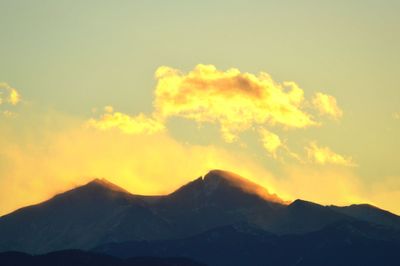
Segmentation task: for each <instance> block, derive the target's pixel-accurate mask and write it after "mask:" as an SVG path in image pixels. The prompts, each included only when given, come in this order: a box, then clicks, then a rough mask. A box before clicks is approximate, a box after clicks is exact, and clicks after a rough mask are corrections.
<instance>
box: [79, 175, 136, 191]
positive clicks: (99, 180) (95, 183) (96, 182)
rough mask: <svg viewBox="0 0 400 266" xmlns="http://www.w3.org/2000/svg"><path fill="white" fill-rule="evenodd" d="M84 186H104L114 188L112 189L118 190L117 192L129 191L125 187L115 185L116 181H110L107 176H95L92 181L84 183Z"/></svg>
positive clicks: (109, 188) (104, 187)
mask: <svg viewBox="0 0 400 266" xmlns="http://www.w3.org/2000/svg"><path fill="white" fill-rule="evenodd" d="M82 187H87V188H88V187H89V188H103V189H107V190H112V191H116V192H125V193H129V192H128V191H126V190H125V189H123V188H121V187H119V186H117V185H115V184H114V183H111V182H110V181H108V180H107V179H105V178H95V179H93V180H92V181H90V182H89V183H87V184H86V185H83V186H82Z"/></svg>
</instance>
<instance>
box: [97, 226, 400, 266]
mask: <svg viewBox="0 0 400 266" xmlns="http://www.w3.org/2000/svg"><path fill="white" fill-rule="evenodd" d="M392 233H394V231H392V230H387V229H384V228H381V227H379V226H375V225H371V224H369V223H366V222H359V221H357V222H355V221H353V222H350V221H342V222H338V223H334V224H332V225H329V226H327V227H326V228H324V229H321V230H318V231H315V232H310V233H307V234H296V235H275V234H271V233H268V232H265V231H263V230H260V229H259V228H256V227H253V226H251V225H248V224H236V225H229V226H223V227H219V228H214V229H212V230H209V231H206V232H204V233H201V234H199V235H195V236H192V237H188V238H183V239H172V240H160V241H133V242H126V243H111V244H106V245H103V246H100V247H97V248H96V249H95V251H96V252H100V253H103V254H109V255H113V256H117V257H121V258H128V257H130V256H137V255H142V256H143V255H145V256H160V257H163V256H182V257H189V258H192V259H194V260H201V261H203V262H204V263H206V264H207V265H215V266H224V265H226V266H228V265H229V266H240V265H279V266H286V265H287V266H289V265H290V266H291V265H299V266H312V265H315V266H320V265H326V266H329V265H332V266H337V265H363V266H369V265H371V266H375V265H387V266H389V265H393V266H395V265H399V261H400V254H399V252H398V250H399V248H400V241H399V239H400V238H398V236H397V240H396V239H394V238H393V236H392V235H391V234H392ZM376 236H379V237H378V238H376Z"/></svg>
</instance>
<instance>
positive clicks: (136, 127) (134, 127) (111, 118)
mask: <svg viewBox="0 0 400 266" xmlns="http://www.w3.org/2000/svg"><path fill="white" fill-rule="evenodd" d="M104 109H105V114H103V115H101V117H100V118H99V119H94V118H92V119H90V120H89V121H88V122H87V125H88V126H89V127H94V128H97V129H100V130H110V129H113V128H117V129H119V130H121V131H122V132H124V133H127V134H142V133H145V134H154V133H157V132H160V131H163V130H164V129H165V127H164V125H163V123H161V122H159V121H157V120H156V119H154V118H151V117H147V116H146V115H144V114H142V113H140V114H139V115H136V116H129V115H126V114H123V113H120V112H114V109H113V107H111V106H106V107H105V108H104Z"/></svg>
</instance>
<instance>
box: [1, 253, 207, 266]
mask: <svg viewBox="0 0 400 266" xmlns="http://www.w3.org/2000/svg"><path fill="white" fill-rule="evenodd" d="M0 265H2V266H26V265H30V266H54V265H60V266H61V265H63V266H69V265H71V266H143V265H146V266H176V265H180V266H200V265H203V264H200V263H197V262H194V261H192V260H190V259H186V258H156V257H136V258H128V259H119V258H115V257H112V256H108V255H103V254H98V253H92V252H84V251H79V250H64V251H58V252H53V253H48V254H44V255H36V256H32V255H28V254H25V253H19V252H5V253H0Z"/></svg>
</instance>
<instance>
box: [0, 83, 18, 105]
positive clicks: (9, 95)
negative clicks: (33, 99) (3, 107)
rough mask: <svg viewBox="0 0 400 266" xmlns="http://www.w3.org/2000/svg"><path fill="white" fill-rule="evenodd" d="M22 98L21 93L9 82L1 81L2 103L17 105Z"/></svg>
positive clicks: (0, 96)
mask: <svg viewBox="0 0 400 266" xmlns="http://www.w3.org/2000/svg"><path fill="white" fill-rule="evenodd" d="M20 100H21V95H20V93H19V92H18V91H17V90H16V89H14V88H12V87H11V86H10V85H8V84H7V83H4V82H3V83H0V104H4V103H9V104H11V105H17V104H18V103H19V102H20Z"/></svg>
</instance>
